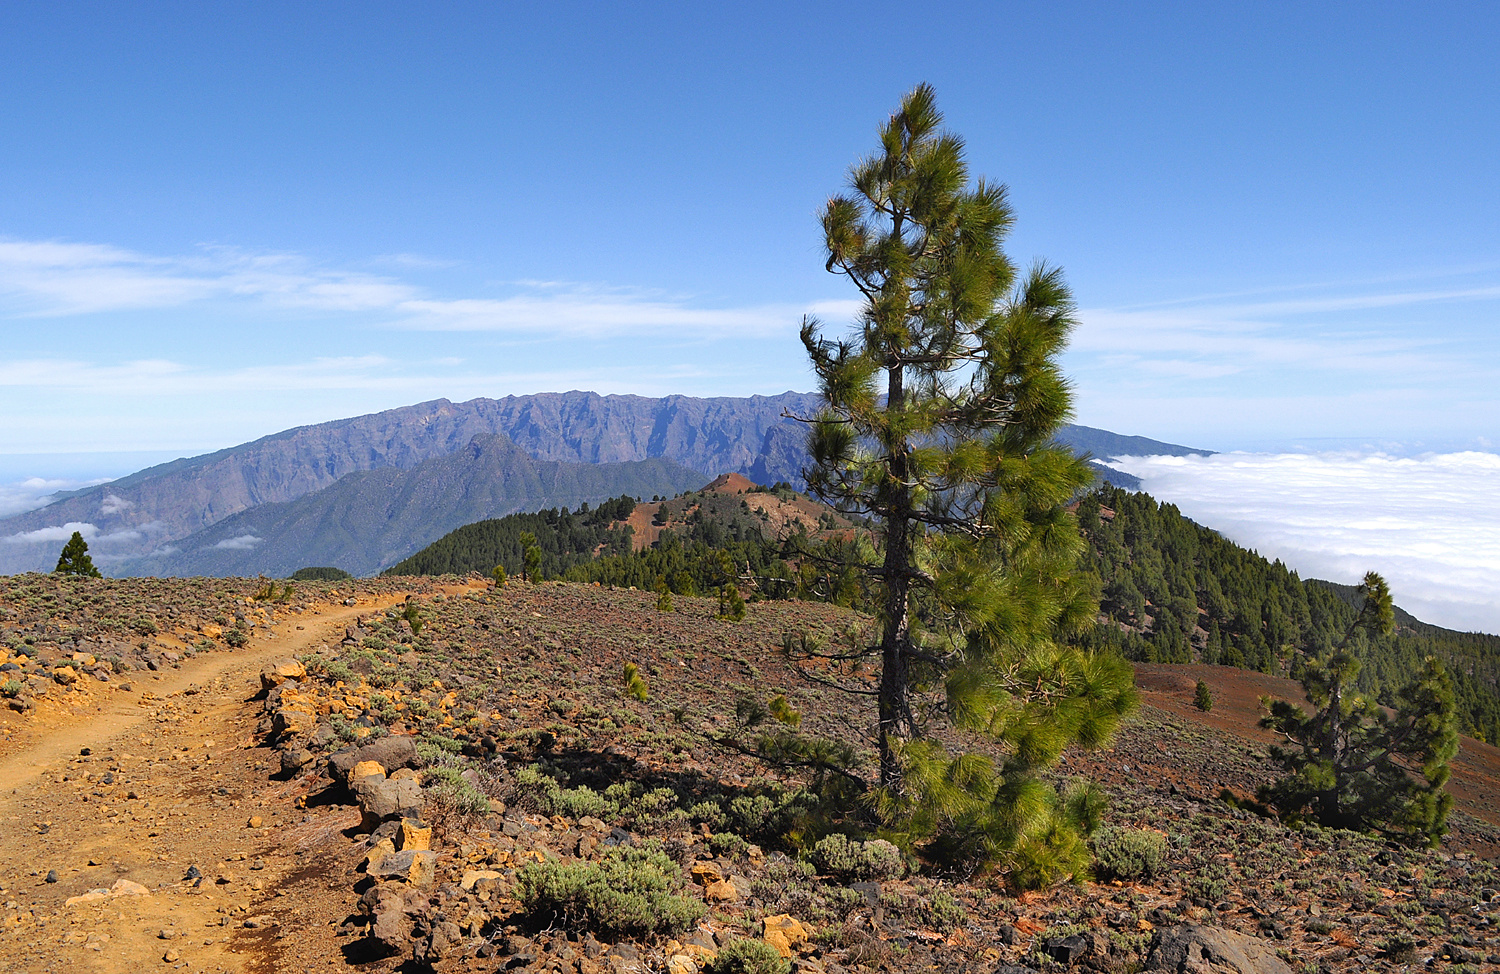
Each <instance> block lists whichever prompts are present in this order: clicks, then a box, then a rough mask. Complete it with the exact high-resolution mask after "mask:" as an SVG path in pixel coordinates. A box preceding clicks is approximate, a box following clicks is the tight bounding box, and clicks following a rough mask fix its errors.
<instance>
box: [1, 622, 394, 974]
mask: <svg viewBox="0 0 1500 974" xmlns="http://www.w3.org/2000/svg"><path fill="white" fill-rule="evenodd" d="M398 601H400V596H398V595H395V594H392V595H383V596H379V597H376V598H370V597H362V598H361V599H360V600H358V601H357V602H356V604H354V605H352V606H351V605H344V604H337V605H327V606H319V607H315V608H314V609H313V611H310V612H307V613H305V614H303V615H300V616H297V617H294V618H293V619H289V620H287V621H286V623H285V625H283V626H282V627H281V631H280V632H279V633H277V634H276V635H273V636H262V637H258V638H255V639H253V640H252V641H251V642H250V643H249V644H248V645H247V646H245V647H243V648H242V649H240V650H237V651H233V652H221V653H213V654H206V655H201V656H197V657H195V658H192V659H189V660H186V661H184V662H182V663H181V664H179V666H178V667H177V668H164V669H162V670H161V671H159V672H154V673H153V672H145V671H143V672H140V673H135V674H132V675H131V676H132V679H131V680H129V681H127V682H128V683H129V685H130V686H131V689H130V690H124V689H121V688H120V684H119V683H113V684H110V683H101V684H100V685H99V686H97V687H91V688H90V691H89V693H88V694H87V695H79V696H78V697H77V698H75V699H73V700H71V701H70V704H69V705H67V706H63V705H57V706H52V707H49V708H38V709H37V710H35V711H32V712H29V713H25V714H18V713H9V712H8V713H6V714H5V715H4V717H3V718H0V719H3V723H4V730H5V731H6V732H7V734H6V739H5V740H4V742H3V744H0V958H4V964H3V965H0V966H3V967H4V968H5V969H6V970H7V971H14V972H18V974H19V972H31V971H74V970H86V971H103V972H116V971H119V972H125V971H131V972H134V971H142V970H192V971H223V972H230V971H257V970H272V969H289V968H286V967H283V966H281V965H279V964H272V963H269V962H268V961H269V958H268V954H269V953H270V952H271V951H270V950H269V948H270V946H271V944H273V943H274V942H275V941H277V940H279V939H282V938H283V937H286V936H287V935H292V934H294V933H295V932H294V931H288V930H284V929H280V928H279V927H284V926H286V923H285V921H284V920H283V921H281V923H280V925H279V927H278V926H273V925H272V920H271V919H270V917H269V913H270V911H271V907H272V906H281V905H283V904H282V901H283V900H284V898H285V897H286V896H288V895H293V894H292V891H294V890H299V889H302V888H303V887H305V886H307V885H308V884H310V883H311V884H314V885H316V882H317V874H318V868H319V861H318V859H317V856H316V854H315V851H316V850H317V849H318V848H319V847H320V846H321V845H323V844H325V843H327V842H329V841H330V840H331V839H332V838H334V837H338V838H339V839H340V842H343V841H344V840H342V837H341V836H338V833H339V831H340V830H341V829H343V828H347V827H348V826H349V825H350V824H352V823H351V822H347V821H344V819H347V818H350V811H351V810H349V809H346V808H332V809H311V810H301V809H298V808H296V807H295V800H296V797H297V796H296V795H295V794H294V789H293V788H292V787H290V786H288V785H283V784H282V783H280V782H277V781H274V780H270V779H269V777H268V775H269V774H270V773H271V772H274V771H275V768H274V766H273V764H272V755H271V754H270V752H268V751H266V750H265V749H264V748H261V747H258V746H257V740H256V738H254V737H253V736H252V733H253V729H254V727H255V721H256V716H257V713H258V711H259V705H258V704H257V703H254V702H251V701H250V700H249V699H248V698H249V697H250V696H251V694H253V693H254V691H255V689H256V688H257V682H256V674H257V673H258V672H259V670H260V669H261V667H263V666H264V665H265V664H266V663H267V662H268V661H272V660H275V659H277V658H281V657H287V656H293V655H296V654H298V653H302V652H306V651H307V650H309V649H311V648H314V647H316V646H318V645H319V644H321V643H325V642H326V643H336V642H337V641H338V639H339V638H340V636H341V635H342V630H343V627H344V626H345V625H346V624H347V623H348V622H349V621H350V620H352V619H354V618H356V617H358V616H359V615H360V614H361V613H368V612H371V611H376V610H380V609H383V608H384V607H385V606H387V605H389V604H392V603H395V602H398ZM353 815H354V817H357V815H358V812H357V810H356V811H353ZM49 879H50V880H52V881H49ZM322 885H323V886H324V887H325V888H326V886H327V885H328V884H327V883H323V884H322ZM340 889H342V884H340ZM303 892H304V893H305V892H306V890H305V889H303ZM70 904H71V905H70ZM317 907H318V904H317V902H316V897H315V896H314V897H310V898H308V897H304V898H303V900H302V901H301V902H299V903H298V907H297V908H295V909H292V910H291V911H290V912H289V911H287V910H285V909H278V910H277V913H278V914H279V915H281V916H287V915H290V916H293V917H295V916H297V915H298V914H304V915H307V916H312V915H314V914H316V913H317V912H318V911H317ZM292 939H293V940H295V939H296V937H295V936H292ZM323 942H324V943H325V944H326V942H327V936H326V933H324V935H323ZM331 963H332V962H331V960H329V959H327V958H324V957H321V956H319V957H314V956H307V957H304V958H302V959H301V960H300V961H298V962H296V964H295V966H297V967H298V968H299V969H302V970H315V969H320V968H322V967H325V966H328V965H330V964H331Z"/></svg>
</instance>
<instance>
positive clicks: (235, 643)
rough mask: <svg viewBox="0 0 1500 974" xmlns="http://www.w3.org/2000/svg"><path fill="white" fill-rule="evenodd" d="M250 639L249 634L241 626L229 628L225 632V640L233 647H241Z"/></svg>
mask: <svg viewBox="0 0 1500 974" xmlns="http://www.w3.org/2000/svg"><path fill="white" fill-rule="evenodd" d="M249 641H250V636H249V634H248V633H246V632H245V630H243V629H241V628H240V627H239V626H235V627H234V628H233V629H227V630H225V632H224V642H225V644H226V645H228V646H229V647H231V648H232V649H239V648H240V647H241V646H243V645H245V644H246V643H248V642H249Z"/></svg>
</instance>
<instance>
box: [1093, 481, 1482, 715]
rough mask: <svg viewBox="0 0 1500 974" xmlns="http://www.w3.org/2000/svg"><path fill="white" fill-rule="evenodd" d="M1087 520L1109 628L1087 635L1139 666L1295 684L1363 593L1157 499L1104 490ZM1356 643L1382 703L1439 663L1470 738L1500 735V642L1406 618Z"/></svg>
mask: <svg viewBox="0 0 1500 974" xmlns="http://www.w3.org/2000/svg"><path fill="white" fill-rule="evenodd" d="M1078 517H1079V526H1080V527H1081V529H1082V530H1083V532H1084V534H1085V535H1086V536H1087V537H1088V538H1089V540H1090V542H1091V543H1090V546H1089V552H1088V554H1087V555H1086V557H1087V558H1088V560H1089V566H1088V567H1089V568H1090V569H1091V570H1092V571H1093V572H1094V573H1095V574H1096V575H1097V576H1098V577H1099V579H1100V591H1101V599H1100V603H1101V604H1100V609H1101V613H1102V614H1103V615H1104V616H1105V617H1106V618H1107V620H1108V622H1107V623H1106V624H1103V625H1101V626H1100V627H1098V628H1097V629H1096V630H1095V631H1094V632H1093V633H1091V634H1090V635H1089V637H1088V639H1089V640H1090V641H1093V642H1099V643H1103V644H1107V645H1113V646H1116V647H1117V648H1119V650H1120V651H1121V652H1122V653H1124V655H1125V656H1126V657H1127V658H1129V659H1133V660H1142V661H1147V662H1162V663H1187V662H1201V663H1209V664H1219V665H1224V666H1239V667H1245V668H1248V669H1254V670H1259V671H1261V672H1263V673H1270V674H1275V675H1283V676H1290V677H1292V678H1293V679H1297V678H1300V676H1301V672H1302V667H1303V665H1304V663H1305V660H1306V659H1307V658H1308V657H1309V656H1316V655H1317V654H1319V653H1321V652H1323V651H1325V650H1327V649H1329V648H1331V647H1332V646H1333V645H1334V644H1335V643H1337V642H1338V640H1339V639H1340V638H1342V636H1343V634H1344V633H1345V632H1346V631H1347V630H1348V628H1349V625H1350V623H1351V622H1352V621H1353V620H1354V617H1355V615H1356V613H1357V611H1358V609H1357V607H1358V604H1359V596H1358V595H1357V594H1356V592H1355V589H1354V587H1353V586H1348V585H1336V584H1333V583H1330V582H1324V581H1319V580H1316V579H1311V580H1308V581H1305V582H1304V581H1303V580H1302V579H1300V578H1299V577H1298V576H1297V573H1296V572H1294V571H1291V570H1290V569H1288V568H1287V567H1286V566H1285V565H1283V564H1282V563H1281V562H1280V561H1267V560H1266V559H1265V558H1263V557H1261V556H1260V555H1258V554H1257V553H1255V552H1254V551H1247V550H1246V549H1244V548H1241V547H1240V546H1238V545H1236V544H1234V543H1233V542H1231V541H1229V540H1227V539H1226V538H1224V537H1223V536H1222V535H1220V534H1219V533H1218V532H1216V531H1213V530H1210V529H1209V528H1205V527H1203V526H1201V525H1199V524H1195V523H1193V522H1192V521H1190V520H1188V519H1187V518H1185V517H1183V516H1182V514H1181V513H1180V512H1179V511H1178V509H1177V508H1176V507H1175V506H1174V505H1172V504H1160V503H1158V502H1157V501H1156V500H1155V499H1153V498H1152V497H1151V496H1150V495H1149V494H1144V493H1134V492H1130V491H1125V490H1121V489H1119V488H1114V487H1104V488H1101V489H1100V490H1098V491H1096V492H1094V493H1093V494H1090V495H1089V496H1088V497H1086V498H1084V500H1083V501H1082V502H1081V503H1080V504H1079V507H1078ZM1371 567H1372V568H1378V567H1379V566H1371ZM1395 595H1396V598H1397V600H1399V599H1400V597H1401V593H1400V592H1399V591H1398V592H1396V593H1395ZM1356 645H1357V652H1358V655H1359V658H1360V660H1361V664H1362V668H1361V672H1360V677H1359V683H1360V686H1361V689H1363V690H1365V691H1366V692H1369V693H1371V694H1373V695H1374V696H1375V697H1376V698H1377V699H1378V700H1380V702H1381V703H1383V704H1386V705H1390V704H1392V703H1393V702H1394V699H1393V696H1392V695H1393V694H1394V692H1395V691H1396V690H1397V689H1398V688H1400V687H1401V686H1403V685H1405V684H1406V683H1408V682H1410V681H1411V680H1412V679H1414V678H1416V677H1417V676H1418V675H1419V674H1420V673H1421V671H1422V661H1423V660H1424V659H1425V658H1426V657H1428V656H1436V657H1437V658H1438V659H1439V660H1441V661H1442V662H1443V664H1444V665H1445V666H1446V667H1447V668H1448V672H1449V673H1450V674H1451V676H1452V677H1453V684H1454V690H1455V692H1456V694H1457V697H1458V713H1459V721H1460V726H1461V727H1462V728H1463V730H1464V732H1465V733H1467V734H1469V735H1471V736H1473V737H1478V738H1480V739H1483V740H1489V741H1494V740H1497V739H1500V693H1497V690H1500V636H1491V635H1486V634H1483V633H1459V632H1454V631H1452V630H1448V629H1443V628H1441V627H1438V626H1432V625H1427V624H1425V623H1422V622H1419V621H1417V620H1416V619H1415V618H1413V617H1412V616H1410V615H1409V614H1407V613H1405V612H1401V611H1400V610H1397V627H1396V631H1395V632H1394V633H1393V634H1391V635H1390V636H1381V637H1376V638H1374V639H1373V640H1370V639H1365V638H1364V637H1363V636H1361V637H1360V638H1359V639H1358V641H1357V644H1356Z"/></svg>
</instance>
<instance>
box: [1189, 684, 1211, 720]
mask: <svg viewBox="0 0 1500 974" xmlns="http://www.w3.org/2000/svg"><path fill="white" fill-rule="evenodd" d="M1193 706H1194V707H1197V708H1198V709H1199V710H1201V711H1203V712H1204V713H1205V714H1206V713H1208V712H1209V711H1210V710H1212V709H1214V692H1213V691H1212V690H1210V689H1209V688H1208V684H1207V683H1206V682H1204V681H1203V680H1199V681H1198V685H1197V686H1196V687H1194V688H1193Z"/></svg>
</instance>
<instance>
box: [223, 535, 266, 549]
mask: <svg viewBox="0 0 1500 974" xmlns="http://www.w3.org/2000/svg"><path fill="white" fill-rule="evenodd" d="M264 540H265V539H264V538H258V537H256V536H255V535H253V534H237V535H235V536H234V537H232V538H225V539H224V540H223V541H220V542H218V543H217V544H215V545H213V547H214V548H216V549H219V550H222V551H249V550H250V549H251V548H254V547H255V546H256V545H258V544H260V543H261V542H262V541H264Z"/></svg>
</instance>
